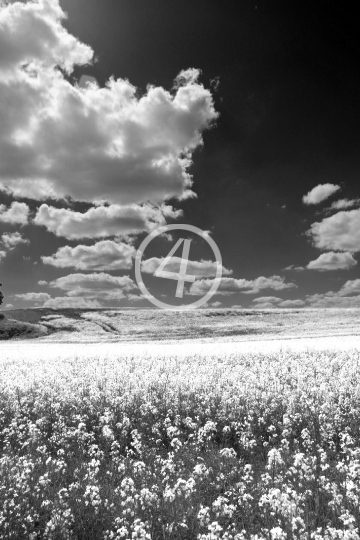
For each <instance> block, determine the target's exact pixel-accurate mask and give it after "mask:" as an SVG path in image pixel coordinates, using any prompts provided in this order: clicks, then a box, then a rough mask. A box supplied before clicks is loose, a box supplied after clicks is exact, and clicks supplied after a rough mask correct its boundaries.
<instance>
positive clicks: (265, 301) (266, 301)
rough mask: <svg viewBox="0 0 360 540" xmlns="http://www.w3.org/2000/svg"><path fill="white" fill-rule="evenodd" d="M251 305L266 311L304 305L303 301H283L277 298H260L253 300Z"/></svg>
mask: <svg viewBox="0 0 360 540" xmlns="http://www.w3.org/2000/svg"><path fill="white" fill-rule="evenodd" d="M253 303H257V305H256V306H255V307H256V308H261V309H268V308H274V307H276V308H278V307H283V308H287V307H300V306H303V305H304V304H305V302H304V301H303V300H283V299H282V298H279V297H277V296H260V297H259V298H255V299H254V300H253Z"/></svg>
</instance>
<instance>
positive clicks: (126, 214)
mask: <svg viewBox="0 0 360 540" xmlns="http://www.w3.org/2000/svg"><path fill="white" fill-rule="evenodd" d="M181 214H182V212H181V211H180V210H174V209H173V208H172V206H168V205H162V206H161V207H160V208H153V207H151V206H149V205H143V206H139V205H136V204H133V205H129V206H120V205H117V204H113V205H111V206H97V207H95V208H90V209H89V210H88V211H87V212H84V213H81V212H74V211H73V210H69V209H67V208H54V207H53V206H49V205H48V204H42V205H41V206H40V208H39V209H38V212H37V214H36V216H35V218H34V220H33V223H34V224H35V225H42V226H44V227H46V229H47V230H48V231H49V232H52V233H53V234H55V235H56V236H63V237H64V238H67V239H68V240H78V239H80V238H101V237H106V236H126V235H130V234H136V233H139V232H142V231H150V230H152V229H153V228H154V227H157V226H159V225H163V224H164V223H165V217H164V216H166V217H171V218H173V219H175V218H178V217H179V216H180V215H181Z"/></svg>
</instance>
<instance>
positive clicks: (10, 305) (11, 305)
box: [5, 304, 14, 309]
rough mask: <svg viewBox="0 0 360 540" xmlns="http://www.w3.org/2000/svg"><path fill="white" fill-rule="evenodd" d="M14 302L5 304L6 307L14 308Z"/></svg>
mask: <svg viewBox="0 0 360 540" xmlns="http://www.w3.org/2000/svg"><path fill="white" fill-rule="evenodd" d="M13 307H14V306H13V304H5V309H11V308H13Z"/></svg>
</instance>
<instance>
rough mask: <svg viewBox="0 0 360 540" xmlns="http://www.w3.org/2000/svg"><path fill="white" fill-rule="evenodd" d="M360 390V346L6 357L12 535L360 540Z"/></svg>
mask: <svg viewBox="0 0 360 540" xmlns="http://www.w3.org/2000/svg"><path fill="white" fill-rule="evenodd" d="M179 346H180V345H179ZM359 380H360V352H359V351H352V352H315V351H313V352H298V353H296V352H289V351H288V352H286V351H285V352H280V353H276V354H246V355H245V354H244V355H241V354H239V353H236V354H235V353H234V354H231V353H229V352H227V353H226V354H223V355H220V356H219V355H218V356H208V357H205V358H204V357H200V356H197V355H195V354H193V355H190V354H189V355H187V356H182V357H181V358H180V357H179V356H177V354H176V348H174V354H173V355H172V356H164V357H156V356H152V355H150V354H149V355H148V356H146V355H143V356H142V357H136V356H132V355H131V354H128V355H126V356H119V357H117V358H116V357H110V356H109V357H108V358H96V357H95V356H94V357H93V358H87V357H80V358H75V357H74V358H72V359H68V360H62V361H61V362H60V361H56V359H55V360H54V359H48V360H44V359H42V360H41V361H37V360H31V359H28V360H26V359H24V360H22V361H20V360H17V361H14V360H10V359H8V360H6V359H5V360H4V359H3V360H0V400H1V407H0V424H1V429H0V538H5V539H9V540H22V539H26V540H28V539H30V540H34V539H43V538H44V539H51V540H62V539H64V540H65V539H74V540H75V539H76V540H77V539H84V540H91V539H104V540H115V539H116V540H118V539H125V540H127V539H135V538H139V539H149V540H150V539H153V540H157V539H159V540H160V539H166V540H178V539H179V540H180V539H189V540H190V539H199V540H215V539H223V540H225V539H226V540H242V539H253V540H255V539H256V540H260V539H269V540H273V539H285V538H286V539H287V538H289V539H291V538H299V539H316V540H317V539H319V540H320V539H322V538H327V539H358V538H360V536H359V534H360V387H359Z"/></svg>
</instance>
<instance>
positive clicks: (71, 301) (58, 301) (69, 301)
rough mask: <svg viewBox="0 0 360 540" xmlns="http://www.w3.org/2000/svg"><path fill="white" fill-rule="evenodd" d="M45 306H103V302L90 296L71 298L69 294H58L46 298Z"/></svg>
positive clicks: (79, 307)
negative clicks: (48, 298) (91, 298)
mask: <svg viewBox="0 0 360 540" xmlns="http://www.w3.org/2000/svg"><path fill="white" fill-rule="evenodd" d="M43 307H47V308H55V309H61V308H63V309H65V308H78V309H86V308H101V307H102V304H101V303H100V302H98V301H97V300H90V299H89V298H69V297H68V296H56V297H55V298H50V300H46V302H45V303H44V306H43Z"/></svg>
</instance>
